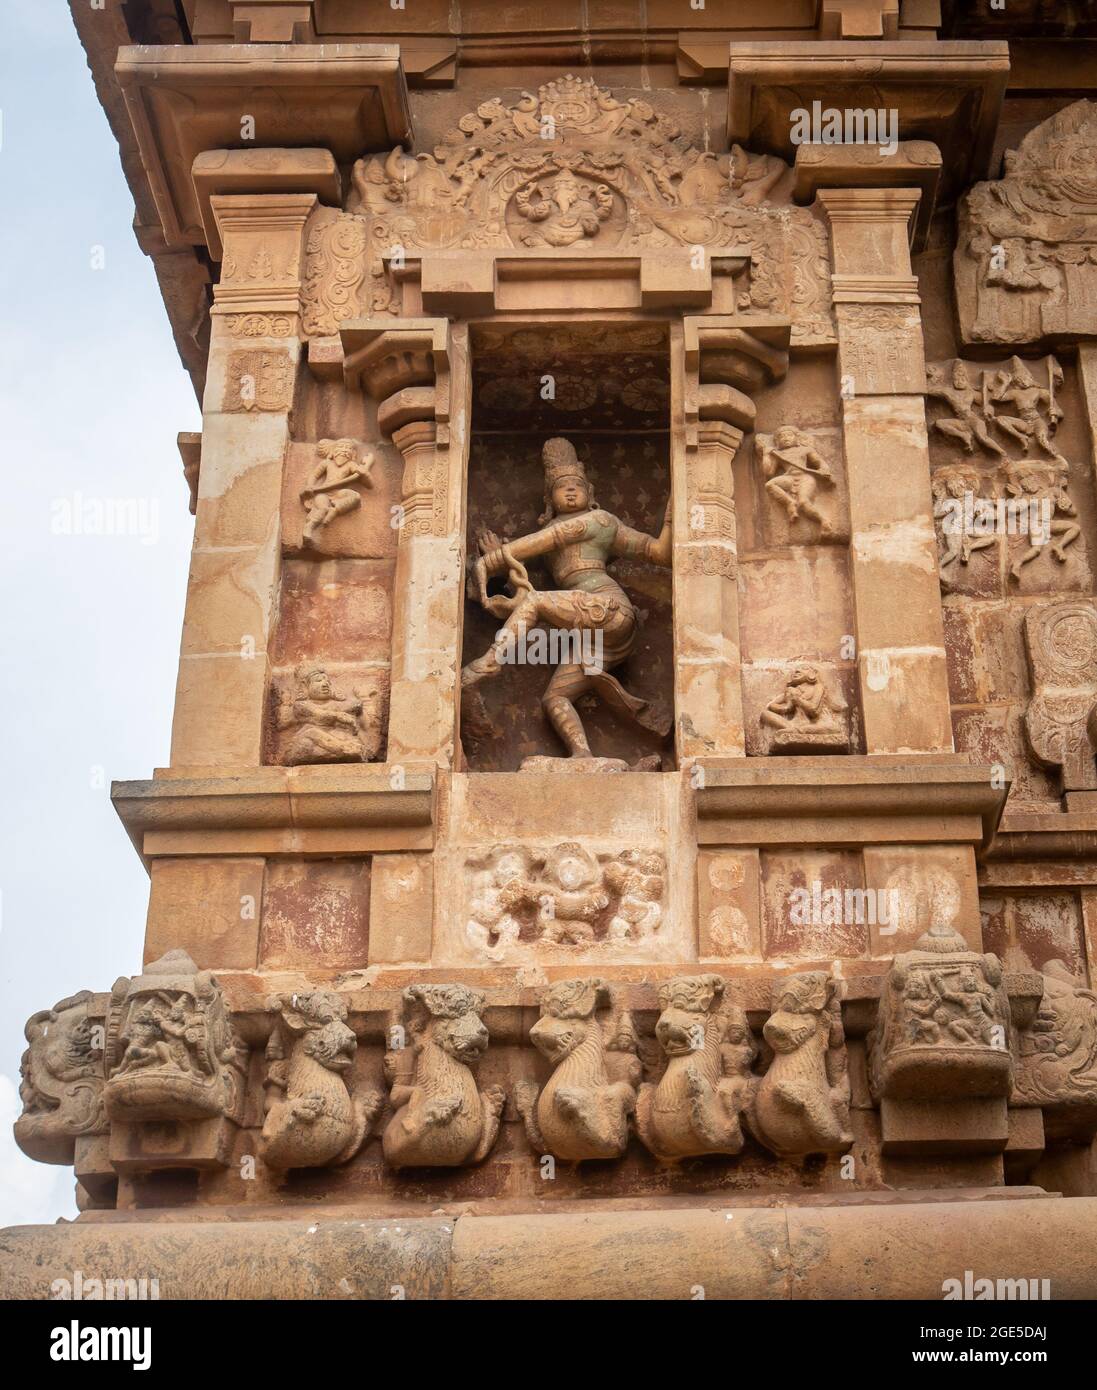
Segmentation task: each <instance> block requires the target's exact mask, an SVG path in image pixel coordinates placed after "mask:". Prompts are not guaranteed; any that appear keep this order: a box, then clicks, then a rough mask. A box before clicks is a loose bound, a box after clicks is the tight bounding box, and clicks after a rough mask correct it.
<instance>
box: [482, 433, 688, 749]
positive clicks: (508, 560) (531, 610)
mask: <svg viewBox="0 0 1097 1390" xmlns="http://www.w3.org/2000/svg"><path fill="white" fill-rule="evenodd" d="M543 458H544V465H545V511H544V514H543V516H542V517H541V530H539V531H535V532H533V533H532V534H531V535H528V536H521V537H519V538H518V539H517V540H513V541H510V542H508V543H504V542H502V541H500V539H499V538H498V536H496V535H494V534H493V533H491V532H485V533H483V535H481V537H480V540H479V545H480V550H481V555H480V558H479V559H478V560H477V561H476V563H475V567H474V581H475V594H476V597H477V598H478V599H479V602H480V603H481V604H482V605H483V607H484V608H485V609H487V611H488V612H489V613H492V614H493V615H494V616H495V617H497V618H500V619H504V621H503V625H502V627H501V629H500V631H499V633H498V635H497V636H496V639H495V641H494V643H493V644H492V646H491V647H490V648H489V649H488V651H487V652H485V653H484V655H483V656H480V657H477V658H476V659H475V660H473V661H470V662H469V663H468V665H467V666H466V667H465V668H464V670H463V671H462V672H461V688H462V717H463V718H464V719H465V720H466V725H467V727H468V728H469V730H470V731H475V730H476V729H478V728H479V729H483V728H485V727H488V721H487V714H486V711H485V709H484V705H483V700H482V699H481V698H480V697H479V695H478V694H477V692H476V686H478V685H479V684H480V682H481V681H484V680H487V679H489V678H492V677H494V676H497V675H498V674H499V672H500V670H501V667H502V665H503V664H504V663H505V661H506V655H507V653H508V651H512V650H513V649H514V645H515V644H516V643H519V642H524V640H525V636H526V633H527V632H528V631H529V630H530V629H531V628H534V627H536V626H537V625H538V624H543V625H545V626H546V627H548V628H555V629H558V630H563V631H565V632H580V633H591V634H593V635H594V636H595V640H596V648H595V649H596V650H597V651H599V652H600V657H599V660H598V662H597V664H594V665H590V664H587V665H580V664H579V663H578V662H565V663H564V664H563V665H561V666H558V667H557V669H556V671H555V673H554V674H553V676H552V678H551V680H550V681H549V684H548V689H547V690H546V691H545V693H544V695H543V696H542V698H541V707H542V709H543V710H544V712H545V716H546V718H547V719H548V720H549V722H550V723H551V724H552V727H553V728H554V729H555V730H556V732H557V734H559V736H560V739H561V741H562V742H563V744H564V746H565V747H566V748H567V750H568V756H569V757H571V758H590V757H592V754H591V750H590V744H589V743H588V742H587V736H586V732H585V730H584V728H583V723H582V720H581V719H580V718H579V714H578V711H577V710H576V708H575V702H576V701H577V700H578V699H579V697H580V696H581V695H583V694H585V693H586V692H587V691H593V692H595V693H596V694H598V695H599V696H601V698H602V700H603V701H604V702H605V703H606V704H607V705H608V706H609V708H610V709H611V710H613V711H614V713H615V714H617V715H619V716H620V717H621V718H624V719H627V720H630V721H632V722H633V723H635V724H637V725H639V726H640V727H642V728H646V729H650V730H652V731H654V732H656V733H657V734H659V735H660V737H665V735H666V734H667V733H668V732H669V731H670V722H671V721H670V717H669V715H668V714H667V712H666V711H661V710H655V709H653V708H652V707H651V706H650V705H649V704H648V702H646V701H644V700H641V699H638V698H637V697H636V696H634V695H630V694H629V693H628V691H626V690H625V688H624V687H623V686H622V685H621V683H620V681H618V680H617V679H616V677H614V676H612V675H610V671H611V669H612V668H613V667H614V666H619V665H620V664H621V662H622V661H624V660H625V658H626V657H627V656H628V654H629V653H630V652H631V651H632V649H633V647H634V645H635V643H636V635H637V615H636V610H635V608H634V607H633V605H632V602H631V600H630V599H629V597H628V595H627V594H626V593H625V591H624V589H622V588H621V586H620V585H619V584H618V583H617V582H616V580H614V579H613V578H611V576H610V575H609V573H608V572H607V569H606V566H607V564H608V563H609V561H610V560H612V559H614V558H615V557H627V558H632V559H641V560H649V561H650V562H651V563H652V564H655V565H661V566H662V567H663V568H669V566H670V560H671V525H670V514H669V507H668V513H667V519H666V520H665V521H664V523H663V529H662V531H661V532H660V534H659V536H658V537H655V536H648V535H645V534H643V533H642V532H640V531H635V530H633V529H632V527H631V526H626V525H625V524H624V522H622V521H619V520H618V519H617V518H616V517H615V516H613V515H611V514H610V513H609V512H606V511H602V510H601V509H600V508H599V507H598V506H597V503H596V502H595V500H594V497H593V494H592V491H591V486H590V483H589V482H588V481H587V476H586V471H585V469H584V467H583V465H582V464H581V463H580V462H579V459H578V457H577V456H576V453H575V448H574V446H573V445H572V444H571V443H570V442H569V441H568V440H566V439H550V440H548V441H547V443H546V444H545V446H544V450H543ZM539 556H544V557H545V558H546V560H547V562H548V566H549V569H550V571H551V573H552V578H553V581H554V583H555V584H556V586H557V587H556V588H555V589H550V590H545V591H541V592H539V591H537V590H535V589H534V588H533V587H532V585H531V584H530V581H529V577H528V575H527V573H526V570H525V565H524V563H523V562H524V561H526V560H532V559H536V558H538V557H539ZM504 573H506V574H508V575H509V578H510V582H511V586H512V588H513V589H514V593H513V595H512V596H509V597H508V596H505V595H492V596H490V597H489V595H488V591H487V583H488V580H489V579H490V578H492V576H494V575H500V574H504ZM544 761H545V760H544V759H539V760H538V762H540V763H543V762H544Z"/></svg>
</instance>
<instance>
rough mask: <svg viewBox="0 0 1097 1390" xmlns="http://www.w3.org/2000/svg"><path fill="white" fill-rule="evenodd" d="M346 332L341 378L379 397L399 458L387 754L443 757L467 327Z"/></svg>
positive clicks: (455, 607)
mask: <svg viewBox="0 0 1097 1390" xmlns="http://www.w3.org/2000/svg"><path fill="white" fill-rule="evenodd" d="M341 338H342V345H343V353H344V357H343V379H344V381H345V383H346V385H347V386H348V388H350V389H360V390H363V391H365V392H366V393H367V394H368V395H370V396H371V397H372V398H373V399H374V400H375V401H377V403H378V404H377V423H378V426H379V428H380V430H381V432H382V434H386V435H389V436H390V437H391V438H392V442H393V443H394V444H395V445H396V447H397V448H398V449H399V450H400V453H401V454H402V455H403V459H404V478H403V485H402V489H401V501H400V511H399V514H398V515H397V517H396V523H397V526H396V529H397V552H396V575H395V580H394V588H395V600H394V602H395V609H394V613H393V632H392V694H391V703H390V714H389V737H388V760H389V762H400V761H402V760H404V759H414V760H427V761H430V762H441V763H443V764H448V763H450V762H452V759H453V754H454V748H455V746H456V720H457V703H456V673H457V671H458V669H459V667H460V633H461V603H462V597H463V585H462V581H461V576H462V564H463V553H464V538H463V525H462V521H463V505H462V497H463V492H464V489H463V479H464V470H465V465H466V453H467V440H468V429H467V413H468V405H467V401H468V393H469V385H468V368H467V363H468V353H467V330H465V329H464V328H451V326H450V324H449V323H448V322H447V321H446V320H445V319H406V320H403V321H399V320H397V321H395V322H392V321H386V322H370V321H368V320H354V321H351V322H349V323H347V324H344V326H343V329H342V332H341ZM454 402H456V409H455V408H454ZM454 415H456V417H457V427H456V428H451V417H453V416H454Z"/></svg>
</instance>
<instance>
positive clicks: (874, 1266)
mask: <svg viewBox="0 0 1097 1390" xmlns="http://www.w3.org/2000/svg"><path fill="white" fill-rule="evenodd" d="M787 1214H788V1233H789V1246H790V1249H789V1262H790V1274H791V1281H790V1297H792V1298H794V1299H843V1300H857V1301H870V1300H872V1299H875V1298H893V1299H900V1298H913V1299H926V1300H932V1301H933V1302H940V1300H941V1298H942V1297H943V1292H944V1289H943V1285H944V1281H945V1280H946V1279H960V1280H963V1278H964V1273H965V1271H966V1270H969V1269H970V1270H971V1271H972V1273H973V1275H974V1276H975V1277H976V1278H992V1279H999V1278H1002V1279H1021V1278H1026V1279H1027V1278H1036V1279H1040V1278H1045V1277H1047V1278H1050V1280H1051V1296H1052V1298H1053V1299H1056V1300H1059V1299H1069V1298H1086V1299H1092V1298H1093V1297H1094V1296H1095V1295H1097V1258H1095V1256H1094V1248H1095V1247H1094V1233H1095V1231H1097V1198H1095V1197H1084V1198H1075V1199H1073V1200H1071V1201H1056V1200H1054V1199H1036V1200H1032V1201H1026V1200H1024V1199H1018V1200H1017V1201H983V1202H940V1203H937V1202H930V1203H924V1204H923V1203H919V1204H917V1205H913V1204H912V1205H910V1206H905V1205H895V1206H882V1207H874V1208H873V1209H872V1210H871V1212H867V1211H866V1210H865V1209H864V1208H862V1207H845V1208H843V1207H830V1208H815V1209H814V1210H810V1211H803V1210H797V1209H796V1208H795V1207H790V1208H789V1209H788V1213H787Z"/></svg>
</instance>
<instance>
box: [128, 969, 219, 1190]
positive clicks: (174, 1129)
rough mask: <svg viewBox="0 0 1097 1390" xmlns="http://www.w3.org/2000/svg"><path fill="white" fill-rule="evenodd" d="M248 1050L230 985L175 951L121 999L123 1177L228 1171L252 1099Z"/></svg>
mask: <svg viewBox="0 0 1097 1390" xmlns="http://www.w3.org/2000/svg"><path fill="white" fill-rule="evenodd" d="M246 1064H247V1049H246V1048H245V1047H244V1045H243V1044H242V1043H241V1041H240V1039H239V1038H238V1036H237V1034H236V1032H235V1030H234V1028H233V1024H232V1019H231V1016H230V1014H229V1011H228V1008H227V1006H226V1004H225V1000H224V996H223V995H222V993H221V989H220V986H219V985H218V984H217V981H216V980H215V979H214V977H213V975H211V974H210V972H209V971H208V970H199V969H198V967H197V966H196V965H195V963H194V961H193V960H191V958H190V956H189V955H187V953H186V951H181V950H174V951H169V952H168V953H167V954H166V955H164V956H161V957H160V959H159V960H157V961H153V963H152V964H151V965H149V966H147V967H146V969H145V973H144V974H143V975H138V976H136V977H135V978H134V979H132V980H130V979H126V978H125V977H123V978H122V979H120V980H118V981H117V982H116V983H115V985H114V988H113V990H112V991H111V1009H110V1024H109V1027H108V1030H107V1040H106V1075H107V1083H106V1087H105V1089H104V1093H103V1098H104V1101H105V1104H106V1109H107V1114H108V1116H109V1117H110V1120H111V1136H110V1158H111V1163H112V1164H113V1165H114V1167H115V1168H116V1169H117V1170H118V1171H119V1172H126V1171H131V1172H139V1171H142V1170H149V1169H155V1168H211V1167H224V1166H227V1164H228V1163H229V1161H230V1158H231V1143H232V1137H233V1134H234V1132H235V1128H236V1127H237V1126H238V1125H239V1124H240V1122H241V1119H242V1111H243V1105H244V1099H245V1089H244V1083H245V1070H246Z"/></svg>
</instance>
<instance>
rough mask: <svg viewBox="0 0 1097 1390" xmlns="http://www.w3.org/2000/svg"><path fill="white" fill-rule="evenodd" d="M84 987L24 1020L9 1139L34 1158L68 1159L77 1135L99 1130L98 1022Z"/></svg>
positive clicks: (103, 1120)
mask: <svg viewBox="0 0 1097 1390" xmlns="http://www.w3.org/2000/svg"><path fill="white" fill-rule="evenodd" d="M94 999H95V996H94V995H93V994H92V993H90V991H88V990H81V992H80V993H79V994H74V995H72V997H71V998H69V999H62V1000H61V1002H60V1003H59V1004H55V1005H54V1006H53V1008H52V1009H41V1010H39V1012H38V1013H36V1014H32V1015H31V1017H30V1018H29V1019H28V1020H27V1025H26V1028H25V1029H24V1033H25V1036H26V1039H27V1043H28V1046H27V1050H26V1051H25V1052H24V1053H23V1059H22V1062H21V1064H20V1068H19V1070H20V1084H19V1096H20V1099H21V1100H22V1102H23V1113H22V1114H21V1115H20V1116H19V1118H18V1119H17V1120H16V1122H15V1142H16V1143H17V1144H18V1145H19V1147H20V1148H21V1149H22V1150H23V1152H24V1153H25V1154H26V1155H27V1157H28V1158H33V1159H35V1160H36V1161H37V1162H38V1163H62V1164H71V1163H73V1162H74V1161H75V1154H76V1145H77V1141H78V1140H79V1139H81V1138H83V1137H85V1136H91V1135H98V1134H105V1133H106V1131H107V1128H108V1124H107V1114H106V1109H105V1107H104V1104H103V1031H104V1030H103V1026H102V1020H101V1019H100V1018H95V1017H93V1013H92V1010H93V1001H94Z"/></svg>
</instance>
